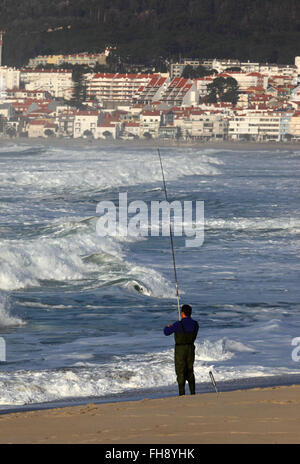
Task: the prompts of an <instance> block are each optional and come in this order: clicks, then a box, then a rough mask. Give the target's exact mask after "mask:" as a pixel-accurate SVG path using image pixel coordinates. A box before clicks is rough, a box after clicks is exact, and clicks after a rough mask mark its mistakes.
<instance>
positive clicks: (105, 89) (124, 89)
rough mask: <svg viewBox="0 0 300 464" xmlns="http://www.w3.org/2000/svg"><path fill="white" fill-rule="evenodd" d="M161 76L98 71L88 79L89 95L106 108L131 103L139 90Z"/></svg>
mask: <svg viewBox="0 0 300 464" xmlns="http://www.w3.org/2000/svg"><path fill="white" fill-rule="evenodd" d="M157 77H159V76H158V75H155V74H119V73H115V74H111V73H98V74H95V75H93V76H92V77H91V78H90V79H88V80H87V95H88V97H89V98H90V99H94V100H97V101H98V102H100V103H101V104H102V105H103V106H104V107H105V108H109V107H114V104H115V105H118V104H121V103H123V104H124V103H125V104H128V103H131V102H132V101H134V100H135V97H136V95H138V93H139V90H140V89H141V88H142V87H146V86H147V85H148V84H149V83H150V81H151V80H152V79H154V78H157Z"/></svg>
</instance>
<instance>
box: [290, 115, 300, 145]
mask: <svg viewBox="0 0 300 464" xmlns="http://www.w3.org/2000/svg"><path fill="white" fill-rule="evenodd" d="M290 135H291V137H292V138H293V139H294V140H300V111H296V112H295V113H294V114H293V115H292V116H291V119H290Z"/></svg>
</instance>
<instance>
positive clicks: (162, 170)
mask: <svg viewBox="0 0 300 464" xmlns="http://www.w3.org/2000/svg"><path fill="white" fill-rule="evenodd" d="M157 152H158V157H159V162H160V167H161V173H162V180H163V186H164V192H165V198H166V201H167V202H169V201H168V192H167V186H166V180H165V174H164V168H163V163H162V159H161V154H160V151H159V148H158V149H157ZM169 228H170V242H171V249H172V260H173V268H174V277H175V287H176V298H177V306H178V320H179V321H180V320H181V317H180V316H181V311H180V297H179V290H178V279H177V271H176V261H175V251H174V241H173V232H172V227H171V220H170V224H169ZM209 377H210V380H211V383H212V385H213V387H214V389H215V391H216V393H219V392H218V388H217V384H216V381H215V379H214V376H213V373H212V371H209Z"/></svg>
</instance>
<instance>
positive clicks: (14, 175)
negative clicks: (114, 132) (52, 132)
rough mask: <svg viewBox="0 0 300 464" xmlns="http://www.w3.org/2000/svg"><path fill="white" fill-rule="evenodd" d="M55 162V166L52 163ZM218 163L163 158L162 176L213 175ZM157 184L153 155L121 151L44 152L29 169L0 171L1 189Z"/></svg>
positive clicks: (199, 157) (16, 166)
mask: <svg viewBox="0 0 300 464" xmlns="http://www.w3.org/2000/svg"><path fill="white" fill-rule="evenodd" d="M55 160H57V163H55ZM116 163H117V169H116ZM217 163H218V161H217V160H215V159H214V158H213V157H211V156H206V155H199V154H195V153H191V154H190V156H186V155H185V154H184V155H183V154H180V153H179V154H176V153H175V154H174V155H172V156H170V154H169V153H168V154H166V155H165V175H166V178H167V179H168V181H171V180H175V179H177V178H179V177H182V176H186V175H194V174H196V175H217V174H219V172H220V171H219V170H218V168H217V167H215V166H214V164H216V165H217ZM149 180H150V181H151V182H156V181H159V182H161V170H160V164H159V161H158V159H157V153H156V152H155V151H154V150H153V151H152V152H149V153H143V154H141V153H138V154H137V153H135V152H134V151H133V152H129V151H125V152H124V153H123V154H122V156H118V155H117V154H116V153H114V152H111V151H103V150H101V151H88V152H87V153H86V157H85V158H83V156H82V152H81V151H75V150H74V151H70V152H66V151H64V150H62V151H61V152H60V153H59V152H55V151H52V153H48V157H47V160H45V159H44V158H42V159H38V158H33V159H32V160H31V163H30V169H29V168H26V165H25V166H24V161H21V162H20V163H17V162H16V163H15V164H14V170H13V171H12V170H11V169H5V166H3V169H2V170H1V172H0V183H1V185H2V186H10V187H12V186H15V187H16V188H17V189H19V188H26V187H31V188H32V189H33V190H34V191H45V190H49V189H51V190H53V189H55V190H56V191H57V192H59V191H60V190H61V189H63V190H73V191H75V190H78V189H80V190H83V189H84V190H95V189H97V190H103V189H107V188H109V187H113V188H116V187H121V186H129V185H137V184H141V183H148V182H149Z"/></svg>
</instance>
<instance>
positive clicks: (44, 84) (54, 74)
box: [21, 69, 73, 99]
mask: <svg viewBox="0 0 300 464" xmlns="http://www.w3.org/2000/svg"><path fill="white" fill-rule="evenodd" d="M21 82H22V83H23V84H24V85H25V89H26V90H39V89H42V90H46V91H47V92H49V93H50V95H52V96H53V97H56V98H66V99H68V98H69V97H70V89H72V88H73V80H72V70H71V69H22V70H21Z"/></svg>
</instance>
